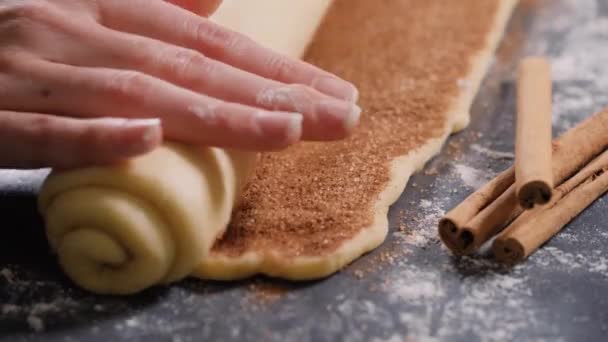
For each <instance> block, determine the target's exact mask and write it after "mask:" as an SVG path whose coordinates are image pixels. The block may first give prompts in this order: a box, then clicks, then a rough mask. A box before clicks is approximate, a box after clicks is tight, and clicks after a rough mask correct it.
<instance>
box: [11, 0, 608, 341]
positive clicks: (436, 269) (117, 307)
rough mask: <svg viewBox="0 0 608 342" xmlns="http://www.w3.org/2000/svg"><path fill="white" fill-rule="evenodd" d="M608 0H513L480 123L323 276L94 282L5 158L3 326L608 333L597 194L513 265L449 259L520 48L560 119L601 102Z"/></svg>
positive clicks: (427, 334)
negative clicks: (52, 232)
mask: <svg viewBox="0 0 608 342" xmlns="http://www.w3.org/2000/svg"><path fill="white" fill-rule="evenodd" d="M607 16H608V1H606V0H549V1H544V4H543V5H542V6H540V7H539V8H537V9H535V10H531V9H527V10H523V9H520V10H518V12H517V13H516V15H515V17H514V18H513V20H512V23H511V28H510V32H509V34H508V35H507V38H506V40H505V41H504V42H503V47H502V49H501V52H500V53H499V54H498V57H497V58H496V63H495V65H494V67H493V69H492V70H491V72H490V74H489V76H488V78H487V79H486V81H485V83H484V87H483V90H482V91H481V92H480V94H479V95H478V97H477V100H476V103H475V105H474V108H473V111H472V112H473V121H472V122H473V123H472V125H471V127H469V128H468V129H467V130H466V131H464V132H462V133H460V134H458V135H456V136H454V137H452V138H451V139H450V142H449V144H448V145H446V148H445V149H444V151H443V152H442V154H441V155H440V156H438V157H437V158H435V159H433V160H432V161H431V162H430V163H429V164H428V165H427V167H426V169H425V171H423V172H420V173H419V174H416V175H415V176H413V177H412V179H411V180H410V184H409V186H408V189H407V190H406V191H405V193H404V194H403V196H402V197H401V198H400V200H399V201H398V202H397V203H396V204H395V205H394V206H393V208H392V210H391V212H390V223H391V233H390V235H389V238H388V239H387V242H386V243H385V244H384V245H383V246H382V247H380V248H379V249H378V250H377V251H375V252H373V253H371V254H370V255H368V256H365V257H363V258H362V259H360V260H358V261H357V262H355V263H354V264H353V265H351V266H350V267H348V268H347V269H346V270H344V271H343V272H340V273H339V274H337V275H335V276H333V277H331V278H329V279H326V280H324V281H320V282H313V283H307V284H289V283H284V282H279V281H273V280H268V279H254V280H250V281H245V282H239V283H230V284H220V283H208V282H201V281H195V280H188V281H184V282H182V283H179V284H177V285H174V286H171V287H166V288H155V289H152V290H149V291H146V292H145V293H143V294H140V295H137V296H134V297H130V298H111V297H99V296H94V295H90V294H87V293H85V292H83V291H80V290H78V289H76V288H74V287H73V286H71V285H70V283H69V282H68V281H67V280H66V279H65V278H64V277H63V276H62V274H61V272H60V270H59V269H58V268H57V266H56V264H55V262H54V259H53V257H52V256H51V255H49V254H48V252H47V249H46V242H45V240H44V235H43V227H42V223H41V221H40V219H39V218H38V217H37V216H36V214H35V197H34V194H35V191H36V188H37V186H38V184H39V182H40V180H41V178H42V177H43V176H44V171H37V172H26V173H20V172H16V171H4V172H1V173H0V183H1V184H2V186H1V189H2V191H1V195H0V213H1V215H2V219H3V220H2V238H1V240H0V317H1V318H0V341H79V340H86V341H108V340H115V341H121V340H129V341H175V342H177V341H205V340H217V341H249V340H263V341H337V340H347V341H403V340H405V339H406V337H411V338H412V340H431V341H434V340H438V341H443V340H449V341H505V340H512V339H515V338H519V340H521V341H527V340H534V341H537V340H547V341H572V340H581V341H587V340H601V339H602V338H603V336H604V335H605V334H606V333H607V332H608V296H606V292H607V291H608V248H607V247H606V246H607V245H608V231H606V230H605V227H604V220H605V219H606V218H607V217H608V216H607V215H608V214H607V213H606V210H607V209H608V204H607V203H606V201H605V200H603V199H601V200H599V201H597V202H596V203H595V204H594V205H593V206H592V207H591V208H589V209H588V210H587V211H586V212H584V213H583V214H582V215H581V216H580V217H578V218H577V219H575V220H574V221H573V222H572V223H571V224H570V225H569V226H568V227H567V228H566V229H565V230H564V231H563V232H562V233H561V234H560V235H559V236H557V237H556V238H555V239H553V240H552V241H551V242H550V243H549V244H547V245H546V246H545V247H544V248H542V249H541V250H540V251H539V252H538V253H536V254H534V255H533V256H532V257H531V258H530V259H529V260H528V261H527V262H526V263H524V264H521V265H519V266H516V267H515V268H513V269H507V268H503V267H501V266H500V265H497V264H495V263H493V262H492V260H491V258H489V257H488V256H485V255H480V256H478V257H476V258H460V259H457V258H454V257H452V256H450V255H449V253H447V251H446V250H445V248H444V247H443V246H441V244H440V243H439V241H438V240H437V238H436V231H435V225H436V221H437V219H438V218H439V217H440V216H441V214H442V213H443V211H444V210H447V209H449V208H451V207H452V206H453V205H455V204H456V203H458V202H459V201H460V200H462V199H463V198H464V197H465V196H466V195H467V194H468V193H470V191H471V190H472V188H473V187H475V186H478V185H479V184H481V183H483V182H484V181H485V180H487V179H489V178H491V177H492V176H493V175H494V174H495V173H496V172H498V171H500V170H502V169H504V168H506V167H507V166H508V165H509V164H510V163H511V162H512V154H511V153H510V152H511V151H512V149H513V139H512V136H513V120H512V117H513V115H512V114H513V110H514V95H515V92H514V85H513V70H514V62H515V61H516V60H517V58H518V56H520V55H521V54H523V53H534V54H537V53H546V54H549V55H550V56H551V57H552V59H553V64H554V72H555V78H556V83H555V114H554V116H555V120H554V126H555V132H556V134H557V133H559V132H563V131H564V130H565V129H567V128H568V127H570V126H572V125H573V124H575V123H576V122H578V121H580V120H581V119H583V118H584V117H586V116H588V115H590V114H591V113H593V112H595V111H597V110H599V109H601V108H602V107H603V106H605V105H607V104H608V64H607V62H606V61H608V45H607V43H608V17H607Z"/></svg>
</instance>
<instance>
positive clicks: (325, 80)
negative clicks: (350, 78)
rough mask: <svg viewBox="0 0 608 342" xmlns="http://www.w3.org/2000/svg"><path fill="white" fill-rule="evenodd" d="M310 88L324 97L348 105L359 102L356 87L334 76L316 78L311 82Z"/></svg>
mask: <svg viewBox="0 0 608 342" xmlns="http://www.w3.org/2000/svg"><path fill="white" fill-rule="evenodd" d="M311 86H312V87H313V88H314V89H316V90H318V91H320V92H321V93H323V94H325V95H329V96H331V97H334V98H336V99H339V100H343V101H347V102H349V103H356V102H357V101H358V100H359V90H358V89H357V87H355V85H354V84H352V83H350V82H347V81H345V80H342V79H340V78H338V77H336V76H321V77H317V78H315V79H314V80H313V81H312V83H311Z"/></svg>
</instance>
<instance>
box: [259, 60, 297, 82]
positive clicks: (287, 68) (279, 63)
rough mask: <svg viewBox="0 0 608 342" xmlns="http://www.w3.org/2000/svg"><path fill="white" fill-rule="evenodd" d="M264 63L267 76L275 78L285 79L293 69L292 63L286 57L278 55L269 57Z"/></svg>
mask: <svg viewBox="0 0 608 342" xmlns="http://www.w3.org/2000/svg"><path fill="white" fill-rule="evenodd" d="M264 65H265V69H266V74H267V75H268V77H269V78H272V79H275V80H283V79H287V78H288V76H289V75H290V74H291V73H293V71H294V65H293V63H292V62H291V61H289V60H288V59H287V58H286V57H284V56H280V55H273V56H271V57H269V58H268V59H267V60H266V63H265V64H264Z"/></svg>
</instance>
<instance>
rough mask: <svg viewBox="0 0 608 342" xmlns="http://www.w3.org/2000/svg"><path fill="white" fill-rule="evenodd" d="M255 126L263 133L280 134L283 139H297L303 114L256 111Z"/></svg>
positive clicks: (300, 130)
mask: <svg viewBox="0 0 608 342" xmlns="http://www.w3.org/2000/svg"><path fill="white" fill-rule="evenodd" d="M255 121H256V126H257V127H258V129H259V131H260V133H261V134H263V135H269V136H271V137H277V136H282V138H283V140H284V141H297V140H299V139H300V137H301V135H302V122H303V116H302V114H300V113H292V112H270V111H264V110H261V111H258V112H257V113H256V116H255Z"/></svg>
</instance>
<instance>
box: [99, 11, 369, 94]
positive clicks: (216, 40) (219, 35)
mask: <svg viewBox="0 0 608 342" xmlns="http://www.w3.org/2000/svg"><path fill="white" fill-rule="evenodd" d="M99 5H100V6H101V8H102V10H103V12H104V15H103V18H104V20H103V24H104V25H107V26H108V27H111V28H113V29H117V30H120V31H125V32H131V33H135V34H138V35H141V36H148V37H151V38H154V39H158V40H162V41H165V42H168V43H171V44H174V45H179V46H183V47H186V48H190V49H194V50H197V51H200V52H202V53H203V54H204V55H206V56H208V57H209V58H212V59H216V60H219V61H222V62H224V63H226V64H229V65H232V66H234V67H236V68H239V69H242V70H245V71H248V72H251V73H254V74H258V75H260V76H262V77H265V78H270V79H273V80H276V81H279V82H282V83H286V84H293V83H298V84H305V85H308V86H311V87H312V88H315V89H316V90H318V91H320V92H321V93H324V94H327V95H329V96H333V97H336V98H339V99H343V100H346V101H349V102H356V101H357V98H358V92H357V89H356V88H355V87H354V86H353V85H352V84H351V83H349V82H346V81H344V80H342V79H340V78H338V77H336V76H335V75H332V74H330V73H328V72H325V71H323V70H321V69H319V68H317V67H314V66H312V65H310V64H308V63H305V62H303V61H300V60H295V59H291V58H287V57H285V56H282V55H280V54H278V53H275V52H273V51H272V50H270V49H268V48H264V47H262V46H260V45H259V44H256V43H255V42H253V41H252V40H251V39H249V38H247V37H245V36H243V35H241V34H238V33H235V32H233V31H230V30H228V29H226V28H222V27H221V26H220V25H218V24H216V23H214V22H212V21H211V20H209V19H206V18H201V17H199V16H197V15H195V14H193V13H190V12H188V11H186V10H184V9H182V8H179V7H177V6H174V5H172V4H169V3H166V2H163V1H149V0H131V1H123V0H106V1H103V2H100V4H99ZM142 7H145V8H146V11H141V8H142Z"/></svg>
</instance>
